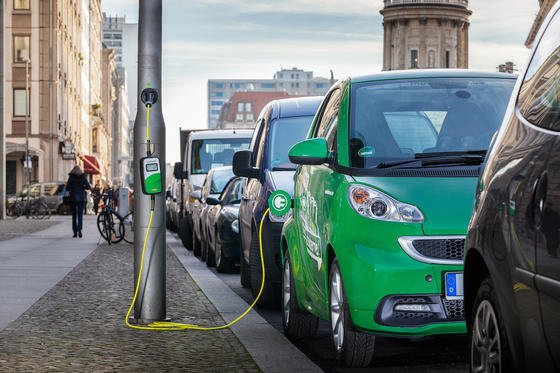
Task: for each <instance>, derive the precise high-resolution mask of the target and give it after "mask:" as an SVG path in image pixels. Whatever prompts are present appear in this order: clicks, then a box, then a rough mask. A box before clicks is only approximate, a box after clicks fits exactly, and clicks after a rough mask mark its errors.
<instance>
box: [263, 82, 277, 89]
mask: <svg viewBox="0 0 560 373" xmlns="http://www.w3.org/2000/svg"><path fill="white" fill-rule="evenodd" d="M261 87H262V88H263V89H274V83H262V84H261Z"/></svg>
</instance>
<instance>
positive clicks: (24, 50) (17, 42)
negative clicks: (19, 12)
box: [14, 35, 30, 62]
mask: <svg viewBox="0 0 560 373" xmlns="http://www.w3.org/2000/svg"><path fill="white" fill-rule="evenodd" d="M29 56H30V53H29V35H14V62H24V61H25V60H26V59H28V58H29Z"/></svg>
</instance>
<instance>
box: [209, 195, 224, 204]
mask: <svg viewBox="0 0 560 373" xmlns="http://www.w3.org/2000/svg"><path fill="white" fill-rule="evenodd" d="M206 203H207V204H209V205H210V206H216V205H221V204H222V201H221V200H220V199H219V198H216V197H210V196H208V197H206Z"/></svg>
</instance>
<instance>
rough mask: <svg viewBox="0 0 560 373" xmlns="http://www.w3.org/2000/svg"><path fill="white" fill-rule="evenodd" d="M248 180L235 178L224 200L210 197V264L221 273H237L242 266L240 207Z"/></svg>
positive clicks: (207, 262)
mask: <svg viewBox="0 0 560 373" xmlns="http://www.w3.org/2000/svg"><path fill="white" fill-rule="evenodd" d="M244 182H245V181H244V179H243V178H241V177H234V178H233V179H231V180H230V181H229V182H228V183H227V185H226V186H225V188H224V191H223V192H222V194H221V195H220V198H215V197H208V198H206V203H207V204H208V205H210V206H211V207H210V208H209V209H208V213H207V214H206V227H207V228H208V236H207V237H208V257H207V259H206V264H207V265H208V266H213V265H215V266H216V269H217V270H218V272H220V273H228V272H234V271H235V269H236V268H237V267H239V253H240V247H241V242H240V240H239V220H238V217H239V204H240V203H241V196H242V195H243V186H244Z"/></svg>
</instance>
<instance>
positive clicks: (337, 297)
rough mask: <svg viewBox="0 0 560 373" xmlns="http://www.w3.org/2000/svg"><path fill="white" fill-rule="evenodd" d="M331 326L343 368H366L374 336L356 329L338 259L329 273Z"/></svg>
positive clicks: (333, 341)
mask: <svg viewBox="0 0 560 373" xmlns="http://www.w3.org/2000/svg"><path fill="white" fill-rule="evenodd" d="M329 326H330V336H331V342H332V344H333V347H334V351H335V355H336V359H337V361H338V362H339V363H340V364H343V365H345V366H347V367H365V366H368V365H369V364H370V363H371V359H372V357H373V351H374V346H375V336H374V335H372V334H366V333H362V332H360V331H357V330H356V329H355V328H354V325H353V323H352V319H351V316H350V308H349V306H348V301H347V299H346V292H345V290H344V284H343V282H342V275H341V273H340V267H339V266H338V260H337V259H336V258H335V259H334V260H333V262H332V264H331V270H330V271H329Z"/></svg>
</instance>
